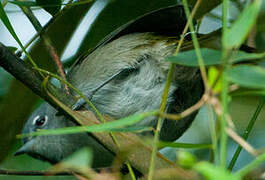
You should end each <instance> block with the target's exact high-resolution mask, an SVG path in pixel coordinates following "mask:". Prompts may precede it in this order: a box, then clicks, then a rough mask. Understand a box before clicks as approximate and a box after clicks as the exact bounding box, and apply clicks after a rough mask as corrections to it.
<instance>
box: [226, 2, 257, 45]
mask: <svg viewBox="0 0 265 180" xmlns="http://www.w3.org/2000/svg"><path fill="white" fill-rule="evenodd" d="M260 6H261V0H255V1H254V2H253V3H252V4H251V5H250V6H248V7H245V9H244V11H243V12H242V14H241V15H240V17H239V18H238V19H237V20H236V21H235V22H234V23H233V25H232V27H231V28H230V29H229V30H228V32H227V34H226V36H225V37H224V40H225V42H224V44H225V46H226V47H227V48H230V49H232V48H237V47H239V46H240V45H241V44H242V43H243V42H244V41H245V39H246V37H247V35H248V33H249V32H250V30H251V28H252V26H253V25H254V24H255V22H256V19H257V17H258V14H259V9H260Z"/></svg>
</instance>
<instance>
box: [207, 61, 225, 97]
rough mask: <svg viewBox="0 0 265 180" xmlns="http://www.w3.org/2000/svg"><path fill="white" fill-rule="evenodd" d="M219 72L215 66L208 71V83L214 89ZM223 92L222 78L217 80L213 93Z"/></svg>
mask: <svg viewBox="0 0 265 180" xmlns="http://www.w3.org/2000/svg"><path fill="white" fill-rule="evenodd" d="M218 74H219V71H218V69H217V68H216V67H215V66H211V67H210V68H209V70H208V81H209V85H210V86H211V87H213V85H214V82H215V81H216V79H217V78H218ZM221 90H222V77H221V78H220V79H218V80H217V82H216V84H215V87H214V88H213V91H214V92H215V93H219V92H221Z"/></svg>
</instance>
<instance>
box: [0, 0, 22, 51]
mask: <svg viewBox="0 0 265 180" xmlns="http://www.w3.org/2000/svg"><path fill="white" fill-rule="evenodd" d="M0 19H1V20H2V22H3V24H4V25H5V27H6V28H7V29H8V31H9V32H10V34H11V35H12V36H13V38H14V39H15V40H16V41H17V43H18V44H19V46H20V47H21V48H22V49H25V48H24V47H23V45H22V43H21V41H20V40H19V38H18V36H17V35H16V33H15V31H14V29H13V27H12V25H11V23H10V21H9V19H8V17H7V15H6V13H5V10H4V8H3V6H2V3H0Z"/></svg>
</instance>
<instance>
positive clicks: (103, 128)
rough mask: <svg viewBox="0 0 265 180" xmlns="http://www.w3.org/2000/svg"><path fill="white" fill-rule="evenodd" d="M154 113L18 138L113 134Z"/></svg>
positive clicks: (40, 132) (44, 131) (42, 131)
mask: <svg viewBox="0 0 265 180" xmlns="http://www.w3.org/2000/svg"><path fill="white" fill-rule="evenodd" d="M154 113H155V112H149V113H141V114H134V115H131V116H128V117H125V118H122V119H119V120H115V121H111V122H106V123H103V124H96V125H91V126H76V127H67V128H58V129H50V130H39V131H37V132H34V133H30V134H22V135H18V137H22V138H23V137H28V136H38V135H59V134H74V133H80V132H113V131H115V130H119V129H120V128H121V127H124V126H130V125H133V124H135V123H137V122H139V121H141V120H143V119H144V118H145V117H147V116H150V115H154ZM134 130H135V129H134ZM121 131H123V130H121Z"/></svg>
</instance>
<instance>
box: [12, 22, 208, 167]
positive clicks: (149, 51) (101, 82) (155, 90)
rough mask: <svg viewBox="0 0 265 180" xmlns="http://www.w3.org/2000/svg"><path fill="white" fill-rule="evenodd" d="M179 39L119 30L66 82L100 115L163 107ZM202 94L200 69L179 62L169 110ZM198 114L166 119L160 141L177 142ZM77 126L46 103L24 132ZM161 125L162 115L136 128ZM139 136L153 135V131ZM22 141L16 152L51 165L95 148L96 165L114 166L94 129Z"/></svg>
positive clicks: (73, 70) (177, 109)
mask: <svg viewBox="0 0 265 180" xmlns="http://www.w3.org/2000/svg"><path fill="white" fill-rule="evenodd" d="M182 26H183V25H182ZM180 29H183V28H180ZM178 42H179V41H178V37H172V36H171V35H169V34H167V33H164V32H163V33H158V32H152V31H150V32H139V31H138V32H127V33H126V34H124V33H120V34H119V33H118V35H117V33H116V34H115V38H111V39H108V40H107V41H105V42H104V43H101V44H100V45H99V46H98V47H96V48H95V49H94V50H93V51H92V52H91V53H89V54H88V55H86V56H83V57H82V58H81V59H80V60H79V61H77V62H76V63H75V64H74V65H73V66H72V67H71V68H70V70H69V72H68V73H67V80H68V81H69V83H71V84H72V85H73V86H75V87H76V88H78V89H79V90H81V92H82V93H83V94H84V95H86V96H87V97H88V98H89V100H90V101H91V102H92V104H93V105H94V106H95V107H96V108H97V109H98V111H99V112H100V113H101V114H104V115H108V116H110V117H111V118H113V119H121V118H124V117H127V116H129V115H132V114H136V113H142V112H148V111H152V110H156V109H159V107H160V104H161V100H162V94H163V91H164V88H165V84H166V79H167V74H168V71H169V67H170V62H167V61H165V58H166V57H167V56H169V55H173V54H174V52H175V50H176V46H177V44H178ZM203 92H204V86H203V83H202V78H201V75H200V71H199V69H198V68H197V67H187V66H182V65H176V64H175V65H174V73H173V79H172V82H171V86H170V89H169V94H168V98H167V105H166V112H167V113H180V112H182V111H184V110H185V109H187V108H189V107H191V106H192V105H194V104H195V103H196V102H197V101H198V100H199V99H200V98H201V97H202V94H203ZM72 93H74V92H72ZM74 95H76V94H74ZM80 108H87V109H89V110H91V111H93V109H91V107H89V105H88V104H86V103H85V101H83V100H82V99H81V100H80V101H78V102H77V103H76V104H75V105H74V107H73V109H74V110H78V109H80ZM196 114H197V112H194V113H192V114H190V115H189V116H187V117H185V118H183V119H181V120H179V121H175V120H170V119H163V121H162V125H161V132H160V140H161V141H174V140H176V139H177V138H179V137H180V136H181V135H182V134H183V133H184V132H185V131H186V130H187V129H188V127H189V126H190V124H191V123H192V121H193V120H194V118H195V116H196ZM77 125H78V124H77V123H76V122H75V121H73V120H72V119H71V117H69V116H67V115H66V114H62V113H59V112H58V111H57V110H56V109H55V108H53V107H52V106H51V105H49V104H48V103H43V104H42V105H41V106H40V107H39V108H38V109H37V110H35V111H34V112H33V113H32V115H31V117H30V118H29V119H28V121H27V122H26V124H25V127H24V129H23V132H22V133H23V134H29V133H32V132H35V131H37V130H38V129H56V128H63V127H71V126H77ZM156 125H157V117H155V116H152V117H147V118H145V119H144V120H142V121H140V122H138V123H136V124H135V125H133V127H152V128H154V127H156ZM139 135H140V136H144V135H147V136H152V135H153V132H152V131H151V132H144V133H142V134H139ZM22 144H23V145H22V147H21V148H20V149H19V150H18V151H17V152H16V153H15V155H20V154H25V153H26V154H28V155H30V156H32V157H34V158H38V159H40V160H44V161H48V162H50V163H51V164H55V163H58V162H60V161H61V160H63V159H64V158H65V157H67V156H69V155H70V154H72V153H73V152H75V151H77V150H78V149H80V148H82V147H85V146H88V147H90V148H91V149H92V151H93V167H95V168H97V167H107V166H109V165H110V164H111V162H112V160H113V158H114V157H115V154H114V153H113V152H112V151H111V150H109V149H108V148H107V147H105V146H104V144H102V143H101V142H100V141H98V140H97V139H96V138H95V137H93V135H92V134H89V133H78V134H65V135H47V136H35V137H26V138H24V139H23V140H22Z"/></svg>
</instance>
